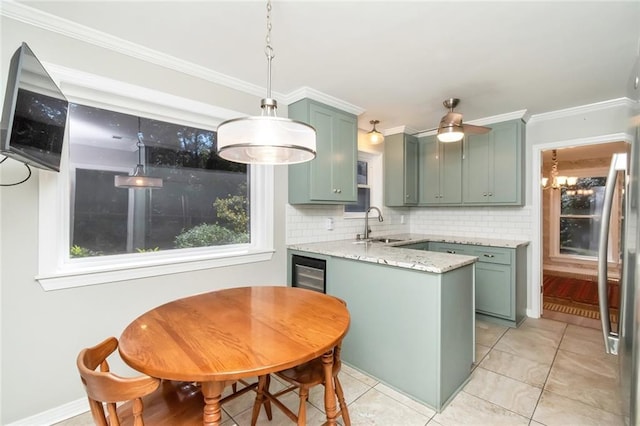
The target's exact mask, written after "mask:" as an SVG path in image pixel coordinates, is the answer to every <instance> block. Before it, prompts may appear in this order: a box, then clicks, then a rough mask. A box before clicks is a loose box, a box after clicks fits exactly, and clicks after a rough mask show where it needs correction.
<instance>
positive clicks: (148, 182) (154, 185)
mask: <svg viewBox="0 0 640 426" xmlns="http://www.w3.org/2000/svg"><path fill="white" fill-rule="evenodd" d="M114 183H115V186H116V188H130V189H160V188H162V179H160V178H153V177H149V176H121V175H117V176H116V177H115V182H114Z"/></svg>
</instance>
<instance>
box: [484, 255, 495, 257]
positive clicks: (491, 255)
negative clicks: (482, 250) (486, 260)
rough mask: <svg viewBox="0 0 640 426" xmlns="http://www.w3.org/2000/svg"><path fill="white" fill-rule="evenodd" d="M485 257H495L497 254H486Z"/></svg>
mask: <svg viewBox="0 0 640 426" xmlns="http://www.w3.org/2000/svg"><path fill="white" fill-rule="evenodd" d="M484 257H495V256H494V255H492V254H485V255H484Z"/></svg>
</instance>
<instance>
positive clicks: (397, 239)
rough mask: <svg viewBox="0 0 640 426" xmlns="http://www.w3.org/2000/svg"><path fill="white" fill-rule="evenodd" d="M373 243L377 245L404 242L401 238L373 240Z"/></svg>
mask: <svg viewBox="0 0 640 426" xmlns="http://www.w3.org/2000/svg"><path fill="white" fill-rule="evenodd" d="M371 241H372V242H376V243H385V244H388V243H397V242H398V241H403V240H401V239H399V238H384V237H383V238H372V239H371Z"/></svg>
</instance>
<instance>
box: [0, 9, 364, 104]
mask: <svg viewBox="0 0 640 426" xmlns="http://www.w3.org/2000/svg"><path fill="white" fill-rule="evenodd" d="M0 15H3V16H6V17H7V18H10V19H14V20H16V21H20V22H23V23H25V24H28V25H32V26H34V27H38V28H41V29H44V30H47V31H51V32H53V33H56V34H60V35H63V36H66V37H70V38H73V39H76V40H80V41H83V42H86V43H89V44H93V45H95V46H99V47H102V48H105V49H109V50H112V51H115V52H118V53H121V54H123V55H127V56H130V57H132V58H136V59H140V60H143V61H146V62H149V63H153V64H156V65H160V66H162V67H165V68H168V69H172V70H175V71H178V72H181V73H183V74H187V75H191V76H193V77H196V78H201V79H203V80H206V81H209V82H211V83H215V84H220V85H222V86H225V87H229V88H232V89H235V90H238V91H240V92H244V93H248V94H250V95H255V96H259V97H261V98H262V97H264V95H265V93H266V88H264V87H261V86H259V85H256V84H252V83H248V82H246V81H243V80H240V79H238V78H235V77H231V76H229V75H226V74H222V73H219V72H216V71H213V70H211V69H209V68H206V67H203V66H201V65H197V64H194V63H192V62H188V61H185V60H182V59H179V58H176V57H175V56H171V55H167V54H164V53H161V52H158V51H156V50H153V49H149V48H146V47H144V46H140V45H138V44H135V43H132V42H130V41H127V40H124V39H122V38H119V37H114V36H112V35H110V34H107V33H104V32H101V31H98V30H96V29H93V28H90V27H87V26H85V25H80V24H78V23H76V22H73V21H70V20H68V19H64V18H60V17H58V16H55V15H52V14H50V13H47V12H43V11H41V10H39V9H35V8H32V7H29V6H26V5H24V4H21V3H17V2H15V1H13V0H2V7H0ZM273 97H274V98H276V99H280V100H281V101H282V102H283V103H284V104H287V105H288V104H290V103H292V102H295V101H297V100H300V99H302V98H304V97H309V98H312V99H315V100H317V101H319V102H323V103H325V104H327V105H331V106H333V107H335V108H338V109H341V110H343V111H347V112H350V113H352V114H355V115H360V114H362V113H363V112H364V111H365V110H364V109H363V108H360V107H358V106H356V105H353V104H350V103H348V102H345V101H343V100H341V99H338V98H336V97H333V96H331V95H327V94H326V93H322V92H320V91H318V90H315V89H312V88H311V87H302V88H300V89H297V90H295V91H293V92H291V93H289V94H286V95H285V94H283V93H278V92H275V91H274V92H273Z"/></svg>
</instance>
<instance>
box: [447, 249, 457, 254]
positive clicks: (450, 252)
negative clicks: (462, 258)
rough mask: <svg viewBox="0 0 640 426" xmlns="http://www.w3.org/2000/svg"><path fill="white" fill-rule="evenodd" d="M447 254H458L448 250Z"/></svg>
mask: <svg viewBox="0 0 640 426" xmlns="http://www.w3.org/2000/svg"><path fill="white" fill-rule="evenodd" d="M447 253H450V254H456V251H455V250H447Z"/></svg>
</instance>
